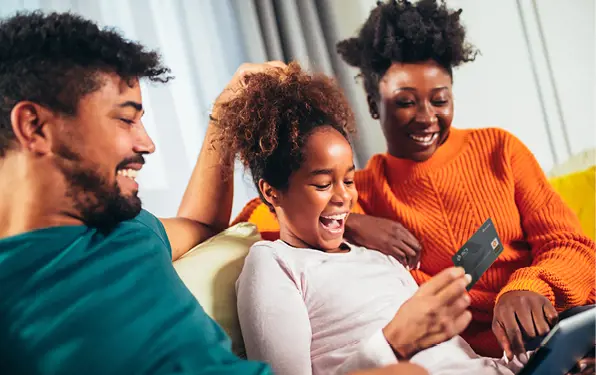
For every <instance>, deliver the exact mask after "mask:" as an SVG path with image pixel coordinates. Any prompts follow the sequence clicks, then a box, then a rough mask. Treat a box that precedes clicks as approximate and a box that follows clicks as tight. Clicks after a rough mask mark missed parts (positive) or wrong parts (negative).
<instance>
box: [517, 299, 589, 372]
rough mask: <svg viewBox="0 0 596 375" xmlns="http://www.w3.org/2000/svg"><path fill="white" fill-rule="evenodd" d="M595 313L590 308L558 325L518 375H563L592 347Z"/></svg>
mask: <svg viewBox="0 0 596 375" xmlns="http://www.w3.org/2000/svg"><path fill="white" fill-rule="evenodd" d="M595 336H596V309H594V308H591V309H589V310H587V311H583V312H580V313H578V314H576V315H573V316H570V317H568V318H566V319H564V320H561V321H560V322H559V323H557V324H556V325H555V326H554V327H553V329H552V330H551V331H550V332H549V334H548V335H547V336H546V337H545V338H544V340H543V341H542V343H541V344H540V347H539V348H538V349H537V350H536V351H535V352H534V354H533V355H532V356H531V357H530V359H529V360H528V363H527V364H526V366H524V368H523V369H522V370H521V371H520V372H519V374H518V375H538V374H540V375H564V374H566V373H567V372H568V371H569V370H570V369H571V368H573V366H575V364H576V363H577V361H579V360H580V359H581V358H583V357H584V356H585V355H586V353H588V352H589V351H590V350H591V349H592V348H593V347H594V344H595V343H596V342H595Z"/></svg>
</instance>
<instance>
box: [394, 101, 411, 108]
mask: <svg viewBox="0 0 596 375" xmlns="http://www.w3.org/2000/svg"><path fill="white" fill-rule="evenodd" d="M414 104H415V103H414V102H413V101H411V100H410V101H398V102H397V106H398V107H402V108H406V107H411V106H413V105H414Z"/></svg>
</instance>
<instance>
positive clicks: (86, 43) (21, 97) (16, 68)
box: [0, 11, 172, 157]
mask: <svg viewBox="0 0 596 375" xmlns="http://www.w3.org/2000/svg"><path fill="white" fill-rule="evenodd" d="M169 72H170V70H169V69H168V68H167V67H165V66H164V65H163V64H162V62H161V58H160V56H159V55H158V54H157V53H156V52H154V51H147V50H146V49H145V48H144V47H143V46H142V45H140V44H138V43H135V42H132V41H128V40H125V39H124V38H123V37H122V36H120V35H119V34H118V33H117V32H115V31H114V30H111V29H100V28H99V27H98V26H97V25H96V24H95V23H93V22H91V21H89V20H86V19H84V18H82V17H80V16H78V15H75V14H71V13H50V14H44V13H42V12H40V11H35V12H24V13H17V14H16V15H14V16H13V17H10V18H7V19H5V20H2V21H0V157H3V156H4V155H5V154H6V152H7V151H8V149H9V148H10V147H11V145H13V144H14V143H13V141H14V140H15V135H14V133H13V131H12V126H11V122H10V113H11V111H12V108H13V107H14V106H15V105H16V104H17V103H18V102H21V101H25V100H27V101H32V102H35V103H38V104H40V105H42V106H45V107H47V108H49V109H50V110H53V111H55V112H58V113H62V114H65V115H74V114H76V110H77V106H78V103H79V101H80V99H81V98H82V97H83V96H84V95H86V94H89V93H91V92H93V91H95V90H98V89H99V88H100V87H101V86H102V84H103V83H102V82H101V81H100V80H99V79H98V73H116V74H118V75H119V76H120V77H122V78H123V79H125V80H126V81H128V83H129V84H131V83H132V81H131V80H133V79H137V78H138V79H141V78H148V79H149V80H151V81H156V82H162V83H163V82H167V81H168V80H169V79H170V78H172V77H170V76H169Z"/></svg>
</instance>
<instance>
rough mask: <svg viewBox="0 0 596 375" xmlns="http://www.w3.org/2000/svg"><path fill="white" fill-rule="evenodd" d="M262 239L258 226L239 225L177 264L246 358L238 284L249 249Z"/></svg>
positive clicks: (192, 250)
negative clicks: (239, 320)
mask: <svg viewBox="0 0 596 375" xmlns="http://www.w3.org/2000/svg"><path fill="white" fill-rule="evenodd" d="M260 240H261V236H260V235H259V232H258V231H257V228H256V226H254V225H252V224H249V223H240V224H236V225H234V226H233V227H230V228H228V229H227V230H225V231H224V232H222V233H220V234H218V235H217V236H214V237H212V238H211V239H209V240H207V241H205V242H204V243H202V244H200V245H197V246H196V247H194V248H193V249H191V250H190V251H189V252H188V253H186V254H185V255H184V256H183V257H182V258H180V259H178V260H176V261H175V262H174V268H175V269H176V271H177V272H178V275H179V276H180V278H181V279H182V281H183V282H184V284H185V285H186V287H187V288H188V289H189V290H190V292H191V293H192V294H193V295H194V296H195V298H196V299H197V300H198V301H199V303H200V304H201V306H202V307H203V309H204V310H205V312H206V313H207V314H208V315H209V316H210V317H211V318H213V319H214V320H215V321H216V322H217V323H218V324H219V325H220V326H221V327H222V328H223V329H224V330H225V331H226V332H227V334H228V335H229V336H230V338H231V340H232V350H233V351H234V353H236V354H237V355H240V356H243V357H244V356H245V351H244V342H243V341H242V334H241V332H240V324H239V323H238V313H237V310H236V287H235V284H236V280H237V279H238V276H239V275H240V271H241V270H242V266H243V265H244V258H245V257H246V255H247V254H248V250H249V249H250V247H251V246H252V244H254V243H255V242H257V241H260Z"/></svg>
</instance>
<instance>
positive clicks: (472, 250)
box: [451, 218, 503, 290]
mask: <svg viewBox="0 0 596 375" xmlns="http://www.w3.org/2000/svg"><path fill="white" fill-rule="evenodd" d="M502 252H503V245H502V244H501V239H500V238H499V235H498V234H497V230H496V229H495V225H494V224H493V221H492V220H491V219H490V218H488V220H486V221H485V222H484V224H482V226H481V227H480V229H478V230H477V231H476V233H474V235H472V237H470V239H469V240H468V242H466V243H465V244H464V245H463V246H462V248H461V249H459V250H458V252H457V253H455V255H454V256H453V258H451V259H452V260H453V263H454V264H455V266H456V267H463V268H464V270H466V273H467V274H469V275H470V276H472V281H471V282H470V284H468V286H467V289H468V290H470V289H472V287H473V286H474V284H476V282H477V281H478V279H480V276H482V274H483V273H484V272H486V270H487V269H488V268H489V267H490V266H491V264H493V262H494V261H495V260H496V259H497V258H498V257H499V255H500V254H501V253H502Z"/></svg>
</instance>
